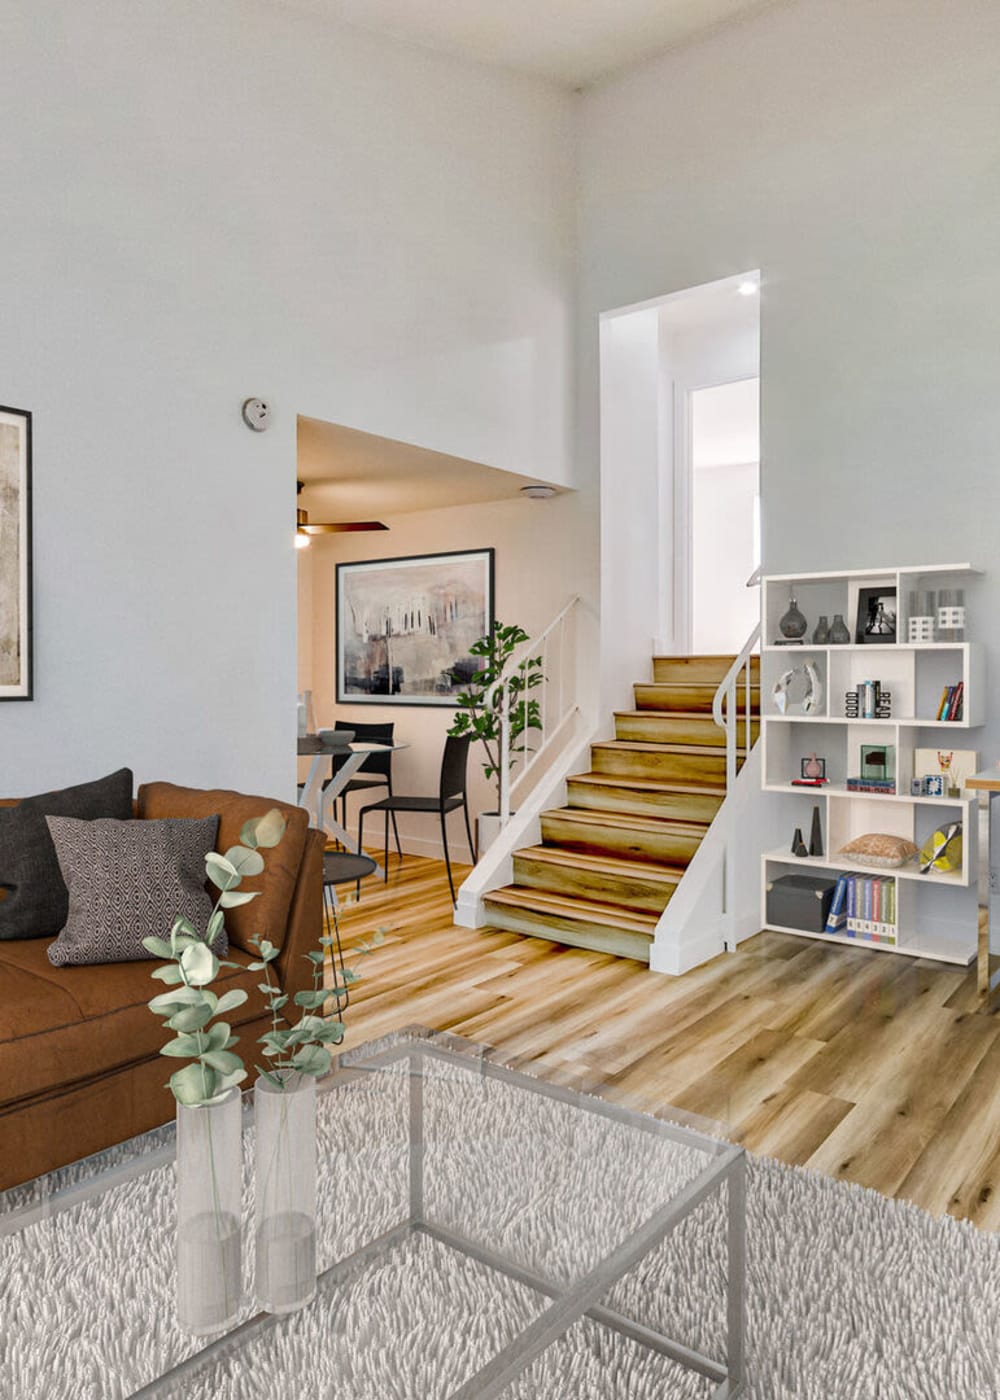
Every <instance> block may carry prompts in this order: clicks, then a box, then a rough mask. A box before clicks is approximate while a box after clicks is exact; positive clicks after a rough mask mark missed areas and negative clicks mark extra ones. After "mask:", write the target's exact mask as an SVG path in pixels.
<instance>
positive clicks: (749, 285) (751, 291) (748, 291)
mask: <svg viewBox="0 0 1000 1400" xmlns="http://www.w3.org/2000/svg"><path fill="white" fill-rule="evenodd" d="M736 290H737V291H738V292H739V294H740V296H741V297H755V296H756V295H757V293H758V292H759V291H760V283H759V282H754V281H752V280H751V279H750V278H749V277H747V278H746V279H745V280H744V281H742V282H741V283H740V285H739V286H738V287H737V288H736Z"/></svg>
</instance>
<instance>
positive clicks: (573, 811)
mask: <svg viewBox="0 0 1000 1400" xmlns="http://www.w3.org/2000/svg"><path fill="white" fill-rule="evenodd" d="M546 817H554V818H557V819H558V820H559V821H562V822H571V823H574V822H575V823H578V824H579V825H580V826H607V827H612V828H614V829H615V830H619V831H620V830H626V831H648V832H662V831H664V830H669V831H671V832H674V833H676V834H678V835H686V836H704V834H705V832H706V831H707V830H708V827H709V823H708V822H691V821H681V820H680V819H679V818H677V817H641V816H639V815H638V814H637V813H633V812H604V811H600V810H597V809H596V808H590V807H552V808H550V809H549V810H548V811H547V812H543V813H542V816H541V820H542V821H544V820H545V819H546Z"/></svg>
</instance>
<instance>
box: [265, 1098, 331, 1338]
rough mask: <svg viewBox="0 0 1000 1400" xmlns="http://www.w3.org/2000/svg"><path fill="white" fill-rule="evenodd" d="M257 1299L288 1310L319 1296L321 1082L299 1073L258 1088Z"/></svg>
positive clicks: (276, 1310) (275, 1310)
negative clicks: (318, 1128)
mask: <svg viewBox="0 0 1000 1400" xmlns="http://www.w3.org/2000/svg"><path fill="white" fill-rule="evenodd" d="M254 1120H255V1123H256V1142H255V1148H254V1161H255V1166H256V1177H255V1182H256V1185H255V1190H256V1207H255V1229H254V1240H255V1246H256V1284H255V1292H256V1296H257V1302H258V1304H259V1305H260V1307H261V1308H263V1309H264V1311H265V1312H270V1313H289V1312H295V1311H296V1309H298V1308H301V1307H304V1306H305V1305H306V1303H308V1302H310V1300H311V1299H312V1298H313V1297H314V1296H315V1293H316V1081H315V1079H313V1078H311V1077H310V1076H308V1075H300V1074H295V1075H292V1076H291V1077H290V1078H288V1079H287V1080H285V1082H284V1084H283V1087H282V1088H280V1089H279V1088H278V1087H277V1086H276V1085H274V1084H272V1083H271V1082H270V1081H269V1080H268V1079H265V1078H264V1077H263V1075H262V1076H261V1077H260V1079H258V1080H257V1084H256V1087H255V1089H254Z"/></svg>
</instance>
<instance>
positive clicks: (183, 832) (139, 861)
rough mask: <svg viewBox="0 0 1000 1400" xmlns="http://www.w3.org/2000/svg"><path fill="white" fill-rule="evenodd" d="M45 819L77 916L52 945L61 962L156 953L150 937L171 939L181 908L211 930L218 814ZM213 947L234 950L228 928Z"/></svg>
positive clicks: (71, 915) (221, 952)
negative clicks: (208, 867) (209, 866)
mask: <svg viewBox="0 0 1000 1400" xmlns="http://www.w3.org/2000/svg"><path fill="white" fill-rule="evenodd" d="M45 820H46V822H47V823H48V828H49V833H50V834H51V836H52V842H53V844H54V846H55V849H56V856H57V858H58V861H59V869H60V870H61V871H62V877H63V880H64V881H65V882H66V888H67V889H68V891H69V917H68V919H67V921H66V924H65V927H64V928H63V930H62V932H61V933H60V934H59V937H58V938H57V939H56V941H55V942H54V943H53V944H51V945H50V947H49V950H48V953H49V961H50V962H51V963H52V964H53V966H55V967H63V966H65V965H66V964H67V963H116V962H131V961H134V960H136V959H139V958H148V957H149V953H148V952H147V951H146V949H145V948H144V947H143V946H142V940H143V939H144V938H147V937H149V936H150V935H154V936H155V937H157V938H166V937H167V936H168V934H169V932H170V926H171V924H172V923H173V921H174V919H175V918H176V917H177V915H178V914H184V915H185V916H186V917H187V918H189V919H190V920H191V922H192V923H193V924H194V926H195V928H196V929H197V930H198V932H199V933H200V934H201V935H202V936H203V937H204V934H205V930H206V928H207V926H208V918H209V915H210V914H211V912H212V903H213V901H212V899H211V897H210V896H209V894H208V891H207V890H206V888H205V855H206V853H207V852H208V851H210V850H212V849H213V847H214V845H215V838H216V834H217V832H218V829H219V819H218V817H203V818H200V819H198V820H189V819H187V818H165V819H163V820H162V821H113V820H110V819H100V818H99V819H98V820H96V821H76V820H74V819H73V818H72V817H46V819H45ZM212 950H213V952H214V953H216V955H217V956H220V957H221V956H223V955H224V954H225V953H226V951H227V943H226V935H225V931H223V932H222V933H221V934H220V935H219V937H218V938H217V939H216V941H215V943H214V944H213V949H212Z"/></svg>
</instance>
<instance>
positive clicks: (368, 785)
mask: <svg viewBox="0 0 1000 1400" xmlns="http://www.w3.org/2000/svg"><path fill="white" fill-rule="evenodd" d="M333 727H334V729H350V730H353V731H354V737H355V739H357V740H358V741H359V743H364V744H391V743H392V736H393V731H394V730H395V728H396V726H395V724H394V723H393V722H392V721H390V722H389V723H388V724H352V723H351V721H350V720H341V719H338V720H334V724H333ZM346 762H347V755H346V754H337V755H336V756H335V757H334V759H333V763H332V765H331V768H330V778H329V779H328V780H327V781H328V782H330V781H332V780H333V778H335V777H336V775H337V773H338V771H339V770H340V769H341V768H342V767H343V766H344V764H345V763H346ZM323 786H324V787H326V786H327V783H324V784H323ZM379 787H385V788H388V789H389V796H390V797H391V796H392V749H386V751H385V753H384V754H383V753H372V754H369V755H368V757H367V758H366V759H365V762H364V766H363V767H362V768H360V769H359V770H358V771H357V773H355V775H354V777H353V778H352V779H351V780H350V782H349V783H348V784H347V786H346V787H345V788H344V791H343V792H342V793H341V794H340V825H341V826H342V827H345V828H346V826H347V794H348V793H350V792H369V791H370V790H371V789H372V788H379ZM392 831H393V835H394V836H395V838H396V850H397V852H398V853H399V856H400V858H402V855H403V848H402V846H401V845H400V844H399V828H398V827H397V825H396V813H395V812H393V813H392Z"/></svg>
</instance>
